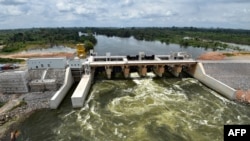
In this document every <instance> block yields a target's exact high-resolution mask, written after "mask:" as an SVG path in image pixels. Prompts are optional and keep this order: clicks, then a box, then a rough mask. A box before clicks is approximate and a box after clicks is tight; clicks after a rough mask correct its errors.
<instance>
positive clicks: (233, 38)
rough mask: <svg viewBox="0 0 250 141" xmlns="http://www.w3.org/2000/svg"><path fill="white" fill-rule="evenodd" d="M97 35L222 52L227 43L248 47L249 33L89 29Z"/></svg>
mask: <svg viewBox="0 0 250 141" xmlns="http://www.w3.org/2000/svg"><path fill="white" fill-rule="evenodd" d="M89 30H91V31H92V32H96V33H97V34H104V35H107V36H118V37H130V36H133V37H134V38H136V39H138V40H147V41H153V40H158V41H161V42H164V43H166V44H169V43H176V44H180V45H181V46H194V47H205V48H212V49H214V50H223V49H225V48H229V47H230V46H229V45H228V44H225V43H223V42H227V43H236V44H245V45H250V31H249V30H236V29H204V28H194V27H185V28H177V27H171V28H167V27H165V28H157V27H154V28H134V27H133V28H89ZM234 49H239V48H234Z"/></svg>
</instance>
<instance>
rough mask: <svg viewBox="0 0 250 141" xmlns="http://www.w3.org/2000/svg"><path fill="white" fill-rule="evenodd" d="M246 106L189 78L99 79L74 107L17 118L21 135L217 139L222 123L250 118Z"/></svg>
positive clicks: (131, 140) (244, 121)
mask: <svg viewBox="0 0 250 141" xmlns="http://www.w3.org/2000/svg"><path fill="white" fill-rule="evenodd" d="M248 108H249V106H248V105H242V104H239V103H235V102H232V101H229V100H227V99H225V98H223V97H221V96H220V95H219V94H217V93H216V92H214V91H212V90H210V89H208V88H207V87H205V86H203V85H202V84H201V83H199V82H198V81H197V80H195V79H192V78H184V79H176V78H175V79H170V78H166V79H154V78H153V76H152V77H149V78H144V79H141V78H137V77H134V78H133V79H132V80H99V81H96V82H95V83H94V85H93V87H92V89H91V92H90V95H89V97H88V98H87V101H86V103H85V107H83V108H81V109H74V110H73V109H71V106H70V104H69V105H67V106H63V105H62V107H61V109H59V112H58V111H57V112H55V111H41V112H40V113H39V112H37V113H35V114H34V115H33V117H32V116H31V117H30V119H27V121H26V122H24V123H22V127H23V129H22V130H24V133H23V134H22V135H21V138H22V139H23V140H27V139H32V140H40V139H41V138H43V140H44V139H45V140H46V139H47V140H62V141H64V140H65V141H66V140H67V141H68V140H72V141H73V140H81V141H82V140H89V141H93V140H96V141H103V140H108V141H110V140H115V141H116V140H124V141H134V140H145V141H147V140H148V141H152V140H157V141H158V140H170V141H171V140H173V141H176V140H178V141H179V140H187V141H189V140H201V141H206V140H207V141H211V140H218V141H220V140H223V125H224V124H248V123H250V112H249V110H248ZM45 113H46V116H45V115H44V114H45ZM38 117H39V118H38ZM35 119H36V120H35ZM28 121H29V122H28ZM31 121H34V122H33V124H32V122H31ZM46 127H47V128H49V130H47V131H46V130H42V129H45V128H46ZM34 129H36V131H33V130H34ZM41 130H42V132H41ZM32 131H33V132H34V133H32ZM41 133H42V135H40V134H41ZM34 134H36V136H35V135H34ZM37 134H39V135H37Z"/></svg>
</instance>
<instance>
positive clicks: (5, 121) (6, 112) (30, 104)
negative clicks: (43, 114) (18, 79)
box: [0, 91, 55, 140]
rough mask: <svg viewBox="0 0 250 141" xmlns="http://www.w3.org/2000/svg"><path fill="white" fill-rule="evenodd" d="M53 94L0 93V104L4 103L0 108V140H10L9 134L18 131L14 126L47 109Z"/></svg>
mask: <svg viewBox="0 0 250 141" xmlns="http://www.w3.org/2000/svg"><path fill="white" fill-rule="evenodd" d="M54 93H55V92H54V91H47V92H32V93H26V94H2V93H0V102H4V103H5V105H4V106H2V107H1V108H0V140H7V139H10V134H11V132H12V131H14V130H18V129H15V126H16V125H17V124H18V123H19V122H21V121H22V119H25V118H27V117H28V116H29V115H30V114H32V113H33V112H34V111H36V110H39V109H46V108H49V100H50V98H51V97H52V96H53V94H54ZM20 133H21V131H20Z"/></svg>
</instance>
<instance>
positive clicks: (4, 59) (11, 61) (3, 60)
mask: <svg viewBox="0 0 250 141" xmlns="http://www.w3.org/2000/svg"><path fill="white" fill-rule="evenodd" d="M24 61H25V60H23V59H12V58H0V63H21V62H24Z"/></svg>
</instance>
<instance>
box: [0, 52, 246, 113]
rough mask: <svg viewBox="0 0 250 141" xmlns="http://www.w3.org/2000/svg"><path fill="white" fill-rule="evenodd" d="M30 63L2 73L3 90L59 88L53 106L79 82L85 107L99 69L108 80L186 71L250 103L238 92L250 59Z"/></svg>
mask: <svg viewBox="0 0 250 141" xmlns="http://www.w3.org/2000/svg"><path fill="white" fill-rule="evenodd" d="M27 63H28V71H24V72H8V73H7V72H6V73H1V74H0V80H1V81H0V89H1V90H2V91H4V92H5V93H11V92H12V91H15V89H19V87H25V89H24V90H25V92H28V91H48V90H53V91H56V92H55V94H54V96H53V97H52V98H51V100H50V107H51V108H52V109H57V108H58V106H59V105H60V103H61V102H62V100H63V98H64V97H65V95H66V93H67V91H68V90H69V89H70V87H71V86H72V84H73V83H74V82H76V83H78V82H80V83H78V86H77V88H76V90H75V93H74V94H73V95H72V97H71V100H72V105H73V107H74V108H78V107H82V106H83V105H84V101H85V98H86V97H87V95H88V92H89V89H90V87H91V84H92V83H93V79H94V75H95V73H98V72H100V71H102V73H104V75H105V76H106V78H107V79H112V77H113V76H114V74H116V73H117V72H118V73H120V74H122V76H123V78H125V79H126V78H130V74H131V73H133V72H136V73H138V75H139V76H140V77H146V76H147V74H148V73H149V72H151V73H154V74H155V75H156V76H157V77H163V74H164V73H165V72H169V73H171V74H172V75H174V76H175V77H182V74H183V73H187V74H189V75H191V76H193V77H194V78H196V79H198V80H199V81H200V82H202V83H203V84H205V85H207V86H208V87H209V88H211V89H213V90H215V91H217V92H219V93H220V94H222V95H223V96H224V97H227V98H228V99H231V100H240V101H244V102H248V103H249V102H250V101H249V100H250V99H248V98H247V97H248V96H246V95H240V97H239V96H238V95H237V92H238V91H239V90H244V91H248V90H249V89H250V86H249V83H248V82H249V81H250V78H249V76H250V75H249V72H248V71H247V70H249V68H250V61H248V60H244V61H230V60H227V61H226V60H225V61H201V60H194V59H192V58H191V56H189V55H188V54H185V53H181V52H179V53H173V54H170V55H151V56H146V55H145V54H144V53H142V52H141V53H139V55H136V56H129V55H128V56H111V55H110V54H106V56H95V55H90V56H89V57H88V58H86V59H79V58H74V59H70V60H66V59H65V58H33V59H29V60H28V62H27ZM16 75H18V76H19V75H20V79H15V78H17V77H16ZM8 76H9V77H8ZM11 76H15V77H11ZM21 76H22V77H21ZM24 76H25V77H24ZM10 78H11V79H10ZM18 78H19V77H18ZM12 79H13V80H12ZM13 81H15V82H18V84H22V85H19V86H17V88H16V86H15V85H14V84H16V83H12V82H13ZM20 92H21V91H20Z"/></svg>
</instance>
